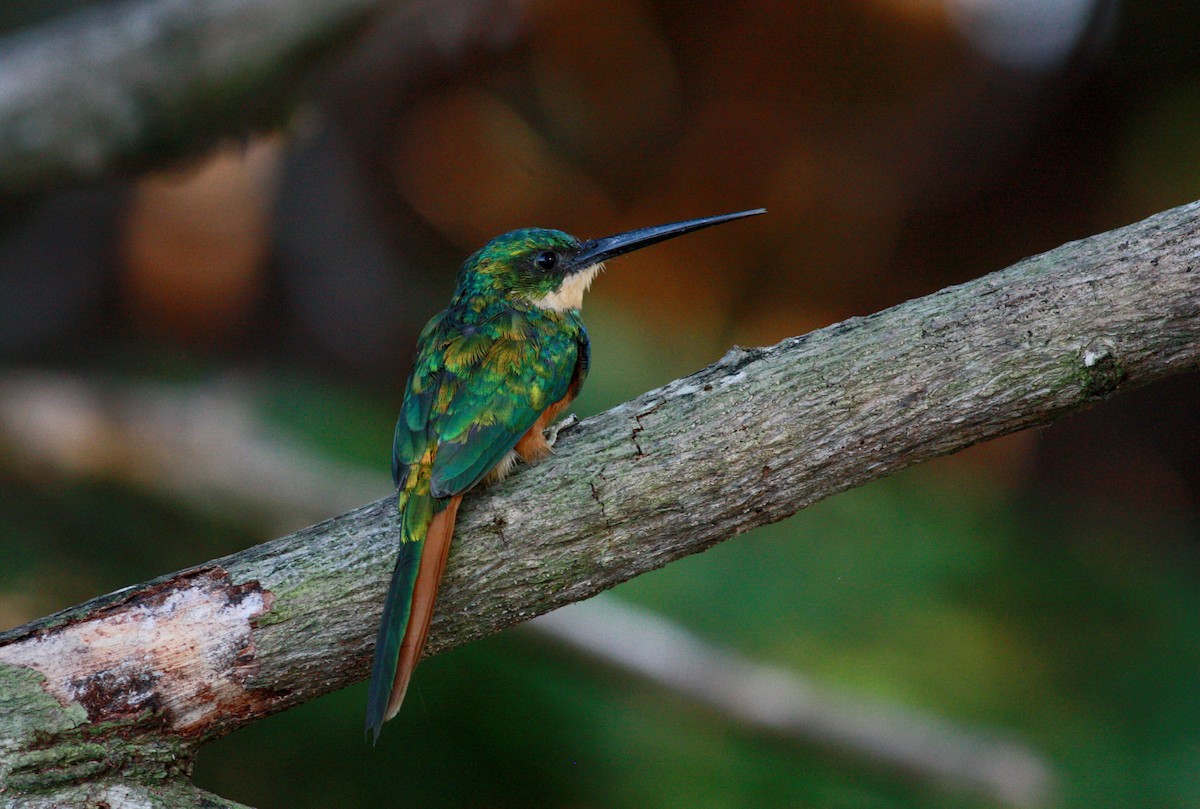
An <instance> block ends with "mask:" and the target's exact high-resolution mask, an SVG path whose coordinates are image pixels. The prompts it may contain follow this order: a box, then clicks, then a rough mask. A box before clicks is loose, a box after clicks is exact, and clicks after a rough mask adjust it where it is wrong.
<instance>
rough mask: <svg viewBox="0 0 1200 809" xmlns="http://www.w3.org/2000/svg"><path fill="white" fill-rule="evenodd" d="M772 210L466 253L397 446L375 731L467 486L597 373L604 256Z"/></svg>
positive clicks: (526, 236)
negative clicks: (590, 314) (594, 305)
mask: <svg viewBox="0 0 1200 809" xmlns="http://www.w3.org/2000/svg"><path fill="white" fill-rule="evenodd" d="M763 212H764V211H763V209H761V208H760V209H756V210H752V211H741V212H739V213H731V214H725V215H723V216H710V217H706V218H703V219H689V220H687V221H684V222H675V223H673V224H669V225H659V226H657V227H649V228H641V229H639V230H632V231H629V232H628V233H622V234H619V235H617V236H608V237H606V238H603V239H591V240H589V241H585V242H581V241H579V240H578V239H576V238H575V237H573V236H570V235H568V234H566V233H563V232H562V231H559V230H544V229H541V228H529V229H525V230H514V231H512V232H511V233H506V234H504V235H503V236H499V237H497V238H495V239H492V240H491V241H490V242H488V243H487V244H486V245H484V247H483V249H482V250H480V251H479V252H477V253H475V255H473V256H471V257H470V258H469V259H467V261H466V263H465V264H463V267H462V270H461V272H460V273H459V276H458V288H457V290H455V293H454V299H453V300H452V301H451V302H450V306H449V307H448V308H447V309H446V310H445V311H443V312H442V313H441V314H439V315H437V316H436V317H434V318H433V320H430V321H429V323H428V325H426V326H425V329H424V330H423V331H422V332H421V337H420V339H419V341H418V343H417V356H416V361H415V362H414V364H413V369H412V375H411V376H410V377H409V379H408V388H407V391H406V393H405V396H404V404H403V405H402V406H401V408H400V418H399V420H398V421H397V423H396V435H395V439H394V441H393V444H392V477H393V479H394V480H395V481H396V486H397V487H398V488H399V509H400V556H399V559H398V560H397V561H396V569H395V572H394V573H393V574H392V583H391V587H390V588H389V589H388V594H387V601H386V602H385V603H384V607H383V619H382V621H381V623H380V626H379V635H378V637H377V639H376V641H375V662H374V665H373V667H372V669H371V688H370V693H369V696H368V705H367V731H368V732H369V733H373V734H374V737H375V739H376V740H378V738H379V731H380V728H381V727H382V726H383V723H384V722H385V721H387V720H388V719H391V718H392V717H393V716H395V715H396V712H397V711H398V710H399V709H400V703H401V702H403V701H404V692H405V691H406V690H407V688H408V681H409V678H410V677H411V676H412V672H413V668H414V667H415V666H416V664H417V659H418V658H419V657H420V656H421V650H422V649H423V648H424V646H425V638H426V635H427V634H428V632H429V621H430V618H432V617H433V604H434V600H435V598H436V597H437V590H438V582H439V581H440V580H441V577H442V570H443V568H444V567H445V565H446V555H447V552H448V551H449V549H450V538H451V536H452V534H453V533H454V520H455V516H456V515H457V513H458V504H459V502H460V501H461V500H462V496H463V494H464V493H465V492H466V491H467V490H468V489H470V488H471V487H472V486H475V485H476V484H477V483H479V482H480V481H483V480H485V479H486V480H500V479H501V478H503V477H504V476H505V475H506V474H507V473H508V472H509V470H510V469H511V468H512V466H513V464H514V463H515V462H516V461H517V460H518V459H520V460H522V461H526V462H528V461H533V460H537V459H539V458H542V457H544V456H545V455H546V454H547V453H548V452H549V451H550V445H549V443H548V442H547V440H546V438H545V435H544V433H543V431H544V430H545V429H546V428H547V427H548V426H549V425H550V424H551V423H552V422H553V421H554V419H555V418H557V417H558V416H559V414H560V413H562V411H563V410H564V409H565V408H566V407H567V405H569V404H570V403H571V401H572V400H573V399H574V398H575V396H576V394H578V393H579V388H580V386H581V385H583V380H584V378H585V377H586V376H587V371H588V335H587V330H586V329H584V327H583V320H582V319H581V317H580V314H579V309H580V306H581V305H582V302H583V293H584V292H585V291H586V290H587V288H588V286H589V285H590V284H591V282H592V279H593V278H595V276H596V273H598V272H599V271H600V269H601V267H602V264H603V262H604V261H606V260H607V259H610V258H615V257H617V256H619V255H622V254H624V253H628V252H630V251H632V250H637V249H639V248H642V247H646V246H648V245H652V244H655V243H657V242H661V241H663V240H665V239H670V238H674V237H675V236H681V235H683V234H685V233H690V232H692V231H694V230H699V229H701V228H706V227H710V226H711V225H718V224H720V223H722V222H729V221H731V220H734V219H741V218H742V217H745V216H753V215H755V214H760V213H763Z"/></svg>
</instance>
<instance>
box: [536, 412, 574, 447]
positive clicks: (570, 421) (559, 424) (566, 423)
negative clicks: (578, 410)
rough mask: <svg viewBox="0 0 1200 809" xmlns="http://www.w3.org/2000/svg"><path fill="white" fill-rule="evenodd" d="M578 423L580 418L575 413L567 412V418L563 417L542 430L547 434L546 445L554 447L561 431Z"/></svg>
mask: <svg viewBox="0 0 1200 809" xmlns="http://www.w3.org/2000/svg"><path fill="white" fill-rule="evenodd" d="M578 423H579V419H578V418H576V417H575V414H574V413H569V414H567V416H566V418H564V419H562V420H561V421H556V422H555V423H554V424H551V425H550V426H549V427H547V428H546V429H545V430H544V431H543V432H542V434H543V435H544V436H546V446H547V447H553V446H554V444H555V442H557V441H558V434H559V433H561V432H562V431H563V430H567V429H570V428H571V427H574V426H575V425H576V424H578Z"/></svg>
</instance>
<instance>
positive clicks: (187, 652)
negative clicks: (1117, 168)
mask: <svg viewBox="0 0 1200 809" xmlns="http://www.w3.org/2000/svg"><path fill="white" fill-rule="evenodd" d="M1198 217H1200V204H1198V203H1193V204H1190V205H1187V206H1183V207H1180V208H1176V209H1173V210H1170V211H1167V212H1164V213H1161V214H1158V215H1156V216H1154V217H1151V218H1150V219H1147V220H1145V221H1143V222H1140V223H1137V224H1135V225H1131V226H1128V227H1125V228H1121V229H1118V230H1115V231H1111V232H1108V233H1103V234H1100V235H1097V236H1093V237H1090V238H1088V239H1084V240H1082V241H1078V242H1072V243H1070V244H1067V245H1064V246H1062V247H1060V248H1058V249H1056V250H1052V251H1050V252H1048V253H1044V254H1042V255H1039V256H1035V257H1033V258H1030V259H1026V260H1025V261H1021V262H1019V263H1017V264H1015V265H1014V266H1012V267H1010V268H1008V269H1007V270H1004V271H1001V272H999V273H995V274H992V275H989V276H985V277H983V278H980V279H977V280H975V281H972V282H970V283H967V284H962V285H960V286H956V287H951V288H947V289H944V290H942V291H940V292H938V293H935V294H933V295H930V296H927V297H925V298H920V299H917V300H913V301H909V302H907V303H904V304H902V305H900V306H896V307H893V308H891V309H888V310H886V311H883V312H879V313H877V314H874V315H871V316H870V317H865V318H855V319H852V320H848V321H846V322H843V323H839V324H837V325H834V326H830V327H828V328H825V329H821V330H818V331H815V332H812V333H810V334H808V335H805V336H802V337H796V338H792V339H789V340H785V341H784V342H782V343H780V344H778V345H776V346H773V347H771V348H767V349H753V350H745V349H735V350H733V351H731V352H730V353H729V354H728V355H727V356H726V357H725V358H723V359H722V360H721V361H719V362H717V363H715V364H714V365H712V366H710V367H708V368H706V369H704V370H702V371H699V372H697V373H695V374H692V375H691V376H689V377H686V378H684V379H680V380H676V381H675V382H672V383H671V384H669V385H667V386H665V387H663V388H660V389H658V390H654V391H651V392H649V393H646V394H644V395H642V396H640V397H638V398H637V399H635V400H633V401H631V402H628V403H626V404H624V405H621V406H620V407H617V408H614V409H612V410H610V411H608V412H606V413H603V414H601V415H599V416H597V417H595V418H592V419H588V420H587V421H585V422H583V423H582V424H580V425H579V426H578V427H577V428H575V429H573V430H571V431H570V432H568V433H566V434H565V435H563V436H560V439H559V444H558V446H557V447H556V454H555V455H554V456H553V457H552V458H549V459H548V460H546V461H545V462H543V463H542V464H540V465H538V467H537V469H536V472H534V473H529V472H521V473H518V474H516V475H514V476H513V477H512V478H510V479H509V480H507V481H505V483H504V484H503V485H501V486H498V487H496V488H494V489H491V490H488V491H485V492H480V493H479V494H478V495H474V496H471V497H469V498H468V501H469V504H467V503H464V507H463V511H462V513H461V516H460V522H459V533H458V540H457V541H456V544H455V550H454V552H453V553H452V554H451V559H450V563H449V566H448V568H447V571H446V576H445V579H444V581H443V585H442V591H441V593H442V594H441V598H440V600H439V606H440V612H439V615H438V617H437V619H436V620H435V625H434V627H433V632H432V635H431V638H430V643H429V650H430V652H437V651H441V650H444V649H447V648H451V647H454V646H458V645H461V644H463V643H467V642H469V641H472V640H475V639H478V638H481V637H484V636H486V635H489V634H491V633H493V632H496V631H498V630H500V629H503V628H505V627H508V626H511V625H513V624H516V623H519V622H521V621H525V620H528V619H530V618H532V617H534V616H536V615H540V614H542V613H545V612H549V611H550V610H553V609H556V608H558V607H561V606H564V605H566V604H570V603H572V602H575V601H580V600H583V599H585V598H588V597H590V596H592V595H595V594H596V593H598V592H600V591H602V590H604V589H607V588H608V587H611V586H613V585H615V584H617V583H619V582H622V581H625V580H627V579H630V578H632V577H634V576H637V575H639V574H641V573H644V572H646V571H648V570H653V569H655V568H658V567H661V566H663V565H665V564H667V563H668V562H670V561H672V560H675V559H678V558H680V557H682V556H685V555H688V554H691V553H696V552H698V551H702V550H704V549H706V548H708V547H711V546H712V545H714V544H716V543H717V542H720V541H722V540H724V539H728V538H729V537H731V536H734V535H736V534H738V533H741V532H743V531H746V530H749V529H750V528H753V527H754V526H757V525H763V524H766V523H770V522H774V521H777V520H780V519H783V518H784V517H786V516H789V515H791V514H793V513H795V512H796V511H797V510H798V509H800V508H803V507H804V506H806V505H809V504H811V503H814V502H816V501H817V500H820V499H822V498H824V497H827V496H829V495H831V494H836V493H838V492H841V491H844V490H846V489H849V488H852V487H854V486H858V485H862V484H863V483H866V482H868V481H870V480H874V479H877V478H880V477H883V476H885V475H888V474H891V473H893V472H897V471H899V470H901V469H904V468H906V467H909V466H912V465H913V464H916V463H919V462H921V461H923V460H927V459H929V458H932V457H935V456H938V455H944V454H947V453H950V452H954V451H956V450H958V449H962V448H964V447H967V446H970V445H972V444H976V443H979V442H981V441H984V440H987V439H989V438H994V437H996V436H999V435H1004V434H1007V433H1010V432H1013V431H1015V430H1019V429H1023V428H1025V427H1029V426H1033V425H1037V424H1046V423H1048V422H1050V421H1052V420H1054V419H1056V418H1059V417H1061V416H1063V415H1066V414H1067V413H1070V412H1072V411H1074V410H1077V409H1079V408H1082V407H1085V406H1087V405H1089V404H1091V403H1094V402H1096V401H1099V400H1101V399H1103V398H1104V397H1106V396H1109V395H1111V394H1113V393H1116V392H1118V391H1120V390H1123V389H1126V388H1130V387H1134V386H1138V385H1143V384H1146V383H1148V382H1151V381H1154V380H1155V379H1159V378H1162V377H1164V376H1167V375H1170V374H1174V373H1181V372H1183V371H1187V370H1191V369H1194V368H1196V367H1197V366H1198V365H1200V280H1198V279H1200V273H1198V272H1196V267H1197V264H1198V249H1200V232H1198V228H1197V223H1198V221H1200V218H1198ZM393 508H394V504H393V503H392V500H391V498H390V497H388V498H385V499H382V500H379V501H378V502H375V503H371V504H369V505H366V506H363V507H362V508H359V509H357V510H355V511H352V512H350V513H348V514H345V515H343V516H341V517H338V518H336V519H334V520H330V521H327V522H325V523H322V524H320V525H316V526H313V527H312V528H308V529H305V530H303V531H300V532H297V533H295V534H292V535H290V536H286V537H283V538H281V539H277V540H274V541H272V542H267V543H264V544H262V545H259V546H256V547H254V548H249V549H247V550H245V551H242V552H240V553H236V554H232V555H230V556H227V557H224V558H222V559H218V560H215V561H213V562H211V563H209V564H207V565H203V566H201V567H198V568H194V569H191V570H187V571H182V572H180V573H177V574H173V575H170V576H166V577H163V578H162V579H159V580H156V581H153V582H149V583H146V584H142V585H138V586H135V587H131V588H127V589H125V590H121V591H119V592H117V593H114V594H111V595H108V596H104V597H102V598H99V599H96V600H94V601H91V602H88V603H87V604H83V605H81V606H79V607H76V608H73V609H71V610H67V611H65V612H63V613H59V614H58V615H55V616H51V617H49V618H46V619H42V620H40V621H36V622H34V623H32V624H28V625H26V626H24V627H19V628H17V629H14V630H11V631H9V632H5V633H3V634H0V734H2V735H0V751H3V755H2V756H0V768H2V769H0V780H4V781H5V782H6V784H7V785H8V786H7V789H8V792H7V793H4V797H5V799H6V800H9V796H10V795H11V796H13V798H12V799H13V800H18V799H25V798H26V797H28V798H29V800H27V801H25V805H27V806H37V805H52V803H53V801H54V800H60V801H63V802H68V803H70V802H72V801H75V800H76V799H78V798H79V797H80V795H87V796H89V797H91V796H93V795H94V794H96V791H97V790H100V789H104V788H108V787H112V786H113V785H119V786H120V787H121V788H122V789H126V790H130V789H137V790H141V791H142V792H144V793H145V794H147V795H153V794H155V793H154V792H153V791H154V790H163V789H167V788H175V789H180V788H181V786H180V785H181V784H184V785H186V781H185V780H184V779H185V773H186V772H187V770H188V766H187V762H188V760H189V757H190V755H191V754H192V752H193V751H194V749H195V747H196V746H197V745H199V744H201V743H203V742H204V741H206V740H208V739H211V738H214V737H216V736H220V735H222V734H224V733H228V732H230V731H231V730H233V729H235V728H237V727H240V726H243V725H245V724H248V723H250V722H253V721H255V720H257V719H259V718H261V717H263V716H265V715H267V714H270V713H273V712H275V711H279V710H283V709H285V708H287V707H290V706H292V705H296V704H299V703H301V702H304V701H306V700H308V699H311V698H313V697H315V696H317V695H319V694H323V693H326V692H328V691H331V690H333V689H336V688H340V687H342V686H344V685H347V684H349V683H351V682H354V681H356V680H358V679H360V678H362V677H364V676H365V675H366V672H367V668H368V663H369V660H368V655H369V652H370V646H371V642H372V640H373V638H374V632H375V627H376V622H377V621H378V618H379V612H380V607H381V605H382V601H383V598H382V594H383V592H384V589H385V586H386V583H387V579H388V577H389V574H390V570H389V569H388V568H389V565H380V563H379V560H381V559H390V558H391V556H392V551H393V548H394V543H395V537H394V530H393V528H394V512H393ZM197 613H202V614H204V615H206V616H211V620H206V622H205V623H204V629H203V631H197V629H196V627H195V625H194V623H193V622H191V621H189V620H188V616H190V615H192V614H197ZM101 639H102V642H101ZM202 686H203V687H202ZM114 788H115V787H114ZM35 798H36V800H34V799H35ZM37 801H41V802H42V803H41V804H39V803H38V802H37ZM164 805H165V804H164ZM173 805H174V804H173ZM180 805H181V804H180Z"/></svg>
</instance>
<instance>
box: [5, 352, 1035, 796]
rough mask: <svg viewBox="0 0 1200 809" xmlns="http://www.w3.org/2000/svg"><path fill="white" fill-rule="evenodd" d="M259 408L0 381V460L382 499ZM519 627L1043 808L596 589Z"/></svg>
mask: <svg viewBox="0 0 1200 809" xmlns="http://www.w3.org/2000/svg"><path fill="white" fill-rule="evenodd" d="M257 400H258V397H257V396H256V395H255V390H254V387H253V386H252V385H251V384H250V383H248V382H247V381H243V380H238V379H237V378H232V379H224V380H220V381H218V382H216V383H215V384H214V383H209V384H205V385H202V386H186V387H180V386H178V385H164V384H154V383H143V384H132V385H131V384H128V383H118V384H112V383H110V384H97V383H94V382H88V381H85V380H82V379H78V378H74V377H70V376H66V375H63V374H49V373H38V374H12V375H6V376H5V377H4V378H3V379H0V449H2V450H3V451H0V458H5V459H7V465H9V466H10V467H12V468H17V469H20V468H25V469H33V470H39V471H40V470H46V471H49V472H50V473H51V474H53V475H55V477H56V478H60V477H63V476H79V475H83V476H87V477H95V478H103V479H118V480H122V481H125V482H127V483H130V484H132V485H135V486H138V487H140V488H147V489H152V490H154V491H158V492H161V493H163V494H165V495H167V496H169V497H170V498H171V499H172V500H173V501H176V502H185V503H188V504H189V505H191V506H192V507H193V508H197V509H201V510H212V509H213V508H214V507H219V509H220V511H221V512H222V513H229V512H230V511H232V512H234V513H246V514H247V515H249V514H253V517H254V518H255V519H256V520H258V521H262V520H263V519H264V518H266V519H267V520H268V521H269V522H268V525H274V524H278V525H286V526H291V527H295V526H297V525H304V524H305V523H306V522H307V521H310V520H316V519H320V518H321V517H322V516H323V515H326V514H332V513H336V512H338V511H342V510H344V509H346V508H350V507H352V506H354V505H355V504H357V503H361V502H363V501H364V500H368V499H370V498H372V497H376V496H378V495H379V494H380V493H382V492H384V491H386V490H387V487H388V486H389V485H390V483H391V481H390V480H387V479H386V478H385V477H383V476H381V475H379V474H378V472H379V470H375V473H374V474H369V475H368V474H367V473H366V472H364V471H363V470H362V469H359V468H357V467H348V466H346V465H343V464H340V463H335V462H332V461H330V460H329V459H328V458H326V457H324V456H322V455H319V454H317V453H313V452H308V451H305V450H304V449H303V448H301V447H299V446H297V444H296V442H295V440H294V439H289V437H288V436H287V435H285V434H282V433H280V432H279V431H278V430H275V429H272V425H270V424H269V423H267V422H265V421H264V420H263V419H262V418H261V417H259V416H258V415H257V414H256V407H255V404H254V403H255V402H256V401H257ZM34 474H37V472H34ZM283 530H287V529H283ZM26 589H28V588H26ZM524 626H525V627H528V628H529V629H530V630H531V631H534V632H538V633H540V634H541V635H543V636H548V637H550V638H552V639H554V640H555V641H557V642H558V643H559V644H560V645H561V646H564V647H566V648H569V649H570V650H572V651H573V652H575V653H577V654H580V655H583V656H586V657H587V658H588V659H589V660H591V661H592V662H593V663H595V664H599V665H603V666H604V667H605V668H608V669H611V670H619V671H620V672H622V673H624V674H626V675H631V676H633V677H637V678H638V679H641V680H642V681H646V682H651V683H653V684H655V685H657V686H658V687H660V688H662V689H666V690H669V691H670V692H671V693H672V694H675V695H677V696H680V697H683V698H685V699H688V700H691V701H692V702H693V703H694V704H695V705H697V706H699V707H702V708H704V709H705V710H707V711H708V712H711V713H714V714H716V715H718V716H721V717H723V718H724V719H725V720H727V721H729V722H732V723H736V724H738V725H740V726H741V727H743V728H746V729H747V730H748V731H750V732H752V733H756V734H768V735H771V736H773V737H774V738H777V739H780V740H782V741H787V742H793V743H797V742H798V743H803V744H805V745H808V746H814V745H815V746H820V747H821V748H823V749H825V750H830V751H835V752H837V753H839V754H841V755H843V756H846V757H849V758H852V759H854V760H856V761H862V762H865V763H869V764H871V765H874V766H876V767H877V768H880V769H886V770H889V771H892V772H897V773H899V774H901V775H903V776H904V777H906V778H909V779H920V780H922V781H925V782H932V783H935V784H938V785H939V786H942V787H944V788H947V789H949V790H952V791H955V792H970V793H975V794H979V795H982V796H985V797H987V798H989V799H991V800H993V801H996V802H1000V803H1005V804H1008V805H1011V806H1016V807H1036V806H1042V805H1044V804H1046V803H1047V801H1048V797H1049V796H1050V795H1051V794H1052V793H1053V792H1054V791H1055V789H1054V784H1055V780H1056V779H1055V777H1054V775H1053V773H1052V772H1051V768H1050V766H1049V764H1048V762H1046V761H1045V760H1044V759H1043V758H1042V757H1041V756H1040V755H1038V754H1037V753H1036V752H1034V751H1032V750H1030V749H1028V748H1026V747H1024V746H1022V745H1019V744H1017V743H1015V742H1013V741H1011V740H1008V739H1003V738H998V737H997V735H996V734H995V733H994V732H991V731H989V730H986V729H972V728H967V727H965V726H963V725H960V724H956V723H952V722H949V721H947V720H945V719H941V718H939V717H937V716H935V715H932V714H930V713H922V712H919V711H915V710H912V709H902V708H899V707H898V706H895V705H888V704H884V703H881V702H880V701H879V700H872V699H867V698H863V697H862V696H859V695H854V694H851V693H834V692H832V691H831V690H829V689H827V688H824V687H822V686H820V685H819V684H817V683H816V682H813V681H811V680H809V679H807V678H805V677H804V676H803V674H801V673H800V672H797V671H795V670H790V669H785V668H782V667H778V666H771V665H768V664H764V663H762V662H759V661H756V660H753V659H750V658H747V657H745V656H744V655H741V654H739V653H738V652H736V651H735V650H733V649H731V648H728V647H723V646H719V645H715V644H712V643H710V642H707V641H705V640H703V639H701V638H700V637H698V636H696V635H695V634H693V633H691V632H689V631H688V630H687V629H686V628H684V627H682V626H680V625H678V624H677V623H675V622H673V621H671V620H669V619H667V618H664V617H662V616H660V615H656V614H654V613H652V612H648V611H646V610H642V609H639V608H637V607H634V606H631V605H629V604H626V603H624V602H623V601H622V600H621V599H619V598H616V597H610V596H608V595H607V594H605V593H601V594H600V595H597V596H595V597H593V598H590V599H588V600H587V601H584V602H580V603H578V604H573V605H571V606H570V607H569V608H565V609H560V610H555V611H554V612H552V613H548V614H546V615H543V616H540V617H539V618H536V619H534V620H533V621H530V622H528V623H526V624H525V625H524Z"/></svg>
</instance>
